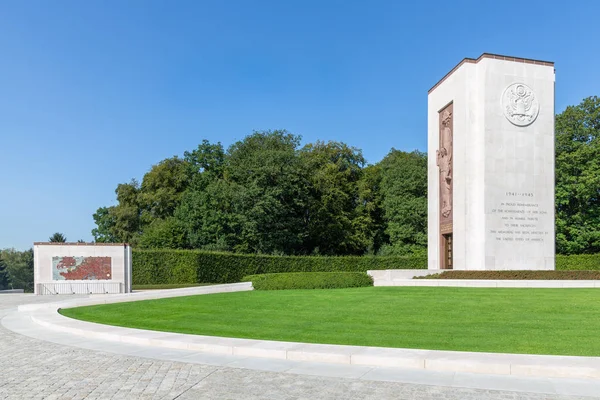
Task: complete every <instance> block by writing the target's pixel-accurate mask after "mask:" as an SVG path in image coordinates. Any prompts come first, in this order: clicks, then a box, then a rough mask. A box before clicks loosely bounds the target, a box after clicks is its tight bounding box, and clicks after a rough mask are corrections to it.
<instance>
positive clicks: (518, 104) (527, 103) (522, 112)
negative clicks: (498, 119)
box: [502, 83, 540, 126]
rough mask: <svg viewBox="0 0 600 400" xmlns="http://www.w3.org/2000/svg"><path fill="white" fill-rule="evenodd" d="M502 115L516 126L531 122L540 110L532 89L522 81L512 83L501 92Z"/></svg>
mask: <svg viewBox="0 0 600 400" xmlns="http://www.w3.org/2000/svg"><path fill="white" fill-rule="evenodd" d="M502 108H503V109H504V116H505V117H506V119H508V120H509V121H510V122H511V123H513V124H514V125H517V126H527V125H530V124H532V123H533V121H535V119H536V118H537V116H538V113H539V111H540V103H539V102H538V100H537V98H536V97H535V93H533V90H531V88H530V87H529V86H527V85H525V84H524V83H513V84H512V85H510V86H509V87H507V88H506V90H504V93H503V94H502Z"/></svg>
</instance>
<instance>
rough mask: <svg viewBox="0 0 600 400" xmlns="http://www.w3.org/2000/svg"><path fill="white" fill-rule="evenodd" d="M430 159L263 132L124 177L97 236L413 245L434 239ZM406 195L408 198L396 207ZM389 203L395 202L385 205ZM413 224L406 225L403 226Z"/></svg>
mask: <svg viewBox="0 0 600 400" xmlns="http://www.w3.org/2000/svg"><path fill="white" fill-rule="evenodd" d="M426 171H427V159H426V156H425V154H423V153H419V152H412V153H404V152H401V151H398V150H392V151H391V152H390V153H389V154H388V155H387V156H386V158H385V159H384V160H383V161H382V162H381V163H379V164H377V165H371V166H366V163H365V159H364V157H363V155H362V152H361V151H360V150H358V149H356V148H353V147H350V146H348V145H346V144H344V143H340V142H327V143H326V142H316V143H312V144H308V145H306V146H303V147H301V146H300V138H299V137H298V136H296V135H293V134H291V133H288V132H286V131H267V132H255V133H253V134H251V135H249V136H247V137H246V138H244V139H243V140H241V141H239V142H237V143H234V144H233V145H232V146H230V147H229V148H228V149H227V150H225V149H224V148H223V146H222V145H221V144H220V143H216V144H214V143H209V142H208V141H203V142H202V143H201V144H200V145H199V146H198V148H196V149H195V150H193V151H189V152H185V153H184V157H183V158H178V157H173V158H168V159H166V160H163V161H161V162H160V163H158V164H156V165H154V166H153V167H152V169H151V170H150V171H149V172H148V173H147V174H146V175H145V176H144V177H143V180H142V182H141V184H140V183H139V182H137V181H135V180H132V181H131V182H129V183H124V184H120V185H118V187H117V189H116V195H117V200H118V204H117V205H116V206H112V207H102V208H100V209H98V211H97V212H96V213H95V214H94V220H95V221H96V224H97V227H96V228H95V229H94V230H93V232H92V233H93V235H94V238H95V240H96V241H99V242H110V241H127V242H130V243H132V244H134V245H136V246H138V247H142V248H157V247H161V248H195V249H209V250H223V251H233V252H238V253H263V254H300V255H302V254H324V255H350V254H357V255H362V254H367V253H371V254H375V253H377V252H382V251H384V252H386V253H395V254H410V253H413V252H423V251H424V248H425V245H426V234H425V229H426V208H427V204H426V203H427V200H426ZM396 204H402V205H403V207H400V208H394V209H393V210H392V208H391V207H392V206H394V205H396ZM386 207H387V209H386ZM407 226H410V228H411V231H410V232H408V233H406V232H404V228H405V227H407Z"/></svg>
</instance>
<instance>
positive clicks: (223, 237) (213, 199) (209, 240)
mask: <svg viewBox="0 0 600 400" xmlns="http://www.w3.org/2000/svg"><path fill="white" fill-rule="evenodd" d="M242 190H243V189H242V188H241V187H240V186H239V185H237V184H236V183H233V182H229V181H226V180H224V179H218V180H215V181H214V182H209V183H208V185H207V186H206V187H205V188H204V189H203V190H190V191H188V192H186V194H185V195H184V198H183V200H182V203H181V205H180V206H179V207H178V208H177V210H176V211H175V217H176V218H177V220H178V221H179V223H180V226H182V227H183V229H184V232H185V236H186V240H187V245H188V246H189V247H191V248H198V249H211V250H216V249H218V250H223V251H233V250H234V249H237V250H238V251H243V250H247V246H244V245H242V239H241V236H240V233H241V227H242V226H243V222H244V215H243V213H242V203H241V199H240V193H241V191H242Z"/></svg>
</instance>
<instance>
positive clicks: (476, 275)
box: [413, 271, 600, 281]
mask: <svg viewBox="0 0 600 400" xmlns="http://www.w3.org/2000/svg"><path fill="white" fill-rule="evenodd" d="M413 279H483V280H488V279H499V280H549V281H558V280H577V281H579V280H599V279H600V271H444V272H441V273H439V274H431V275H425V276H415V277H414V278H413Z"/></svg>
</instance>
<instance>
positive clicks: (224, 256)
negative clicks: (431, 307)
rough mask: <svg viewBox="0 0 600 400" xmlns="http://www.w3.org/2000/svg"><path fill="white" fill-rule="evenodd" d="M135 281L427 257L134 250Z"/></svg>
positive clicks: (401, 263) (401, 262)
mask: <svg viewBox="0 0 600 400" xmlns="http://www.w3.org/2000/svg"><path fill="white" fill-rule="evenodd" d="M132 261H133V284H134V285H142V284H146V285H148V284H166V283H207V282H210V283H229V282H239V281H240V279H242V277H244V276H247V275H256V274H267V273H278V272H335V271H345V272H366V271H367V270H375V269H427V258H426V257H407V256H404V257H402V256H386V257H377V256H364V257H358V256H348V257H313V256H267V255H255V254H231V253H217V252H208V251H200V250H134V251H133V260H132Z"/></svg>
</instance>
